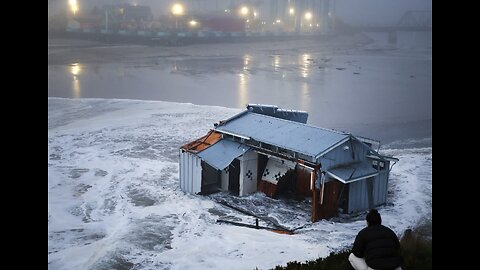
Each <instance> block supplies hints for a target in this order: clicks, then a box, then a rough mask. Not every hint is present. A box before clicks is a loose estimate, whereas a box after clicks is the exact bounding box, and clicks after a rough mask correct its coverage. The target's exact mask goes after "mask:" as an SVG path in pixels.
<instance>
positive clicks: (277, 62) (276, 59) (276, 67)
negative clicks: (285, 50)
mask: <svg viewBox="0 0 480 270" xmlns="http://www.w3.org/2000/svg"><path fill="white" fill-rule="evenodd" d="M272 66H273V70H274V71H278V70H279V68H280V56H279V55H274V56H273V62H272Z"/></svg>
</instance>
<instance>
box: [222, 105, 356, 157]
mask: <svg viewBox="0 0 480 270" xmlns="http://www.w3.org/2000/svg"><path fill="white" fill-rule="evenodd" d="M215 130H217V131H219V132H226V133H233V134H236V135H240V136H244V137H248V138H252V139H254V140H257V141H260V142H264V143H268V144H271V145H274V146H278V147H282V148H285V149H289V150H292V151H295V152H297V153H302V154H305V155H308V156H313V157H315V156H316V155H318V154H321V153H322V152H324V151H325V150H327V149H328V148H330V147H331V146H333V145H335V144H336V143H338V142H340V141H342V140H344V139H345V138H347V137H348V136H349V135H348V134H346V133H342V132H338V131H334V130H330V129H324V128H320V127H315V126H310V125H307V124H302V123H298V122H293V121H288V120H284V119H279V118H275V117H271V116H266V115H261V114H257V113H252V112H247V113H243V115H240V116H239V117H237V118H233V119H232V120H231V121H227V122H226V123H225V124H223V125H219V126H217V127H216V128H215Z"/></svg>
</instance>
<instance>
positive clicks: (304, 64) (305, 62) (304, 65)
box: [300, 53, 311, 78]
mask: <svg viewBox="0 0 480 270" xmlns="http://www.w3.org/2000/svg"><path fill="white" fill-rule="evenodd" d="M300 65H301V67H300V75H301V76H302V77H303V78H308V77H309V75H310V66H311V56H310V54H307V53H306V54H303V55H302V57H301V60H300Z"/></svg>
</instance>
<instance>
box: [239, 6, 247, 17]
mask: <svg viewBox="0 0 480 270" xmlns="http://www.w3.org/2000/svg"><path fill="white" fill-rule="evenodd" d="M240 15H242V16H247V15H248V7H245V6H243V7H241V8H240Z"/></svg>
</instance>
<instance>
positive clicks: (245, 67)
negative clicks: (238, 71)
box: [243, 54, 250, 71]
mask: <svg viewBox="0 0 480 270" xmlns="http://www.w3.org/2000/svg"><path fill="white" fill-rule="evenodd" d="M249 63H250V55H248V54H245V55H244V56H243V70H245V71H248V64H249Z"/></svg>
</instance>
